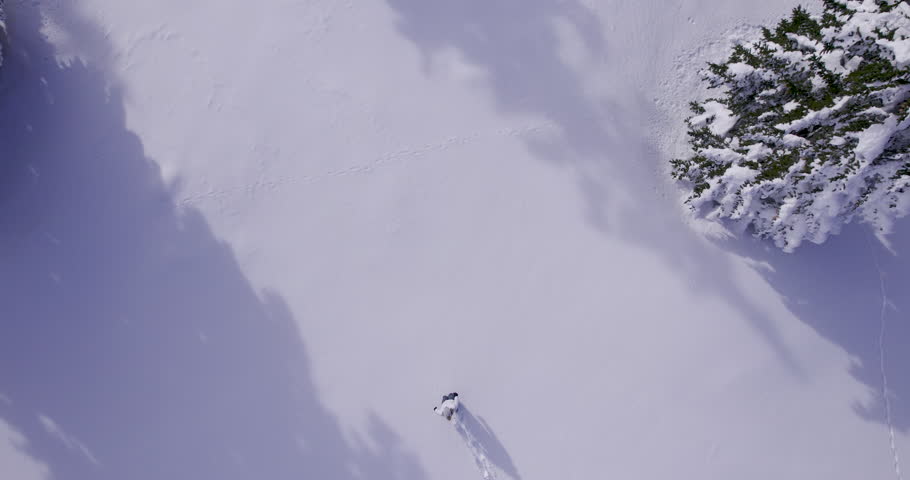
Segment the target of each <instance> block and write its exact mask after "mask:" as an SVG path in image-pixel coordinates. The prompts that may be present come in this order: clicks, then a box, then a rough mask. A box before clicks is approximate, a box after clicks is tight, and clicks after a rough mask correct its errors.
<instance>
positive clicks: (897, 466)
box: [869, 241, 904, 480]
mask: <svg viewBox="0 0 910 480" xmlns="http://www.w3.org/2000/svg"><path fill="white" fill-rule="evenodd" d="M869 246H870V249H871V251H872V261H873V262H874V263H875V269H876V270H877V271H878V280H879V288H880V291H881V296H882V306H881V312H880V322H879V325H880V327H879V332H878V351H879V368H880V371H881V378H882V400H883V402H884V406H885V421H886V422H887V424H888V440H889V444H890V447H891V457H892V458H893V460H894V474H895V475H896V476H897V479H898V480H903V478H904V477H903V474H901V461H900V456H899V455H898V452H897V444H896V443H895V438H894V422H893V420H892V418H891V399H890V394H889V392H888V372H887V369H886V368H885V358H886V355H885V331H886V329H885V326H886V323H885V314H886V312H887V309H888V305H889V304H890V301H889V300H888V293H887V290H886V289H885V272H884V271H883V270H882V267H881V265H880V264H879V263H878V257H877V256H876V255H875V247H874V245H873V244H872V242H871V241H869Z"/></svg>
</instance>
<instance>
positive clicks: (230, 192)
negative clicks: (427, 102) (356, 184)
mask: <svg viewBox="0 0 910 480" xmlns="http://www.w3.org/2000/svg"><path fill="white" fill-rule="evenodd" d="M555 129H556V125H555V124H554V123H552V122H542V123H539V124H533V125H526V126H522V127H516V128H507V129H500V130H496V131H495V132H493V133H487V132H484V133H479V132H477V133H470V134H467V135H460V136H451V137H448V138H446V139H445V140H443V141H439V142H433V143H425V144H423V145H421V146H418V147H402V148H399V149H398V150H395V151H393V152H389V153H385V154H382V155H380V156H378V157H375V158H374V159H373V160H372V161H369V162H366V163H361V164H358V165H352V166H350V167H346V168H341V169H335V170H328V171H325V172H323V173H321V174H316V175H304V176H300V177H286V176H282V177H273V178H265V177H263V178H260V179H258V180H256V181H255V182H252V183H247V184H244V185H238V186H235V187H230V188H221V189H210V190H208V191H205V192H202V193H197V194H194V195H189V196H186V197H184V198H182V199H180V200H179V201H178V202H177V204H178V205H180V206H193V205H197V204H199V203H202V202H204V201H210V200H219V201H220V200H224V199H226V198H228V197H232V196H235V195H247V196H256V195H258V194H259V193H260V192H270V191H276V190H278V189H280V188H282V187H284V186H290V185H295V186H305V185H312V184H315V183H319V182H323V181H327V180H332V179H337V178H340V177H348V176H355V175H366V174H371V173H373V172H375V171H378V170H379V169H381V168H388V167H392V166H396V165H400V164H403V163H406V162H408V161H411V160H413V159H415V158H420V157H425V156H427V155H429V154H431V153H434V152H441V151H444V150H447V149H449V148H453V147H461V146H465V145H469V144H471V143H474V142H478V141H483V140H491V139H496V138H504V137H506V138H507V137H515V138H523V137H527V136H530V135H534V134H539V133H544V132H550V131H555Z"/></svg>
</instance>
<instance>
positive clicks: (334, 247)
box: [0, 0, 910, 480]
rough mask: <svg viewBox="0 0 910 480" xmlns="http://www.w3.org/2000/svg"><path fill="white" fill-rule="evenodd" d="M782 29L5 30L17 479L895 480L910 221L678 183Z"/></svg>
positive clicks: (429, 18) (530, 2) (427, 14)
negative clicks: (713, 203) (696, 109)
mask: <svg viewBox="0 0 910 480" xmlns="http://www.w3.org/2000/svg"><path fill="white" fill-rule="evenodd" d="M794 6H795V2H792V1H789V0H788V1H784V0H772V1H769V2H755V1H751V0H750V1H746V0H724V1H708V0H682V1H677V2H671V3H667V2H665V1H662V0H661V1H658V0H639V1H627V0H611V1H603V2H592V1H576V0H558V1H557V0H552V1H549V0H547V1H545V0H521V1H518V0H506V1H501V2H489V1H481V0H464V1H443V0H438V1H437V0H363V1H357V2H353V1H349V0H308V1H296V0H264V1H262V2H258V3H257V4H255V5H251V4H250V3H249V2H240V1H239V0H196V1H193V2H186V1H178V0H160V1H156V2H124V1H121V0H71V1H59V0H29V1H25V0H22V1H14V0H11V1H9V2H7V4H6V9H7V13H8V14H9V20H8V23H9V24H10V28H9V30H10V40H9V42H8V45H9V48H6V49H5V50H4V52H5V57H6V58H5V64H4V66H3V70H0V83H2V85H0V87H2V88H0V110H2V111H3V116H2V119H3V120H2V121H3V122H4V123H3V125H2V127H0V148H2V149H4V151H3V153H2V157H3V158H4V159H10V158H11V159H13V160H11V161H10V162H8V164H7V165H6V166H5V167H4V168H5V170H4V171H5V173H4V175H3V185H4V187H3V192H2V196H0V201H2V203H0V235H2V237H0V251H2V255H0V258H2V268H0V282H2V283H0V292H2V293H0V295H2V298H0V318H2V319H3V320H2V322H0V328H2V330H0V392H2V396H0V399H2V400H3V401H2V402H0V477H2V478H16V479H26V480H33V479H34V480H48V479H52V478H69V479H77V480H83V479H85V480H88V479H99V478H100V479H105V480H108V479H109V480H114V479H117V480H119V479H127V478H128V479H131V480H153V479H163V478H166V479H169V480H171V479H218V480H225V479H226V480H233V479H237V480H240V479H250V478H263V479H301V478H313V479H316V478H318V479H359V478H369V479H380V480H392V479H396V480H429V479H433V480H448V479H466V478H483V477H487V478H497V479H508V478H513V479H524V480H535V479H541V480H544V479H557V478H559V479H586V478H635V479H666V478H693V479H696V478H697V479H706V480H707V479H718V480H720V479H723V480H728V479H731V478H736V479H739V480H750V479H754V480H759V479H761V480H767V479H772V478H773V479H808V478H825V479H831V480H839V479H844V480H855V479H858V478H876V479H885V478H901V475H902V473H901V467H903V466H904V465H903V464H902V463H901V462H904V461H907V459H910V447H908V445H910V443H908V437H907V431H908V429H910V408H908V407H907V403H906V402H907V398H908V397H910V382H908V380H907V378H908V376H907V375H905V374H904V372H903V369H904V366H905V365H907V364H908V362H910V353H908V352H910V349H907V348H906V345H907V342H908V340H910V326H908V325H907V323H908V322H907V321H906V320H907V318H908V317H907V314H906V312H907V311H908V310H907V309H908V308H910V304H908V303H907V302H908V300H907V297H906V295H902V294H901V293H900V292H906V291H908V288H910V262H908V261H907V255H908V254H910V229H908V227H907V224H906V222H904V223H903V224H899V225H896V226H895V233H894V235H892V236H891V237H889V241H890V245H889V248H890V249H891V251H892V252H893V253H892V252H889V251H888V250H886V249H885V248H884V247H883V246H881V245H880V244H878V243H877V241H876V240H875V239H874V238H873V237H872V236H871V235H870V234H868V233H867V232H865V231H863V230H861V229H849V230H848V231H845V232H844V233H843V234H841V235H839V236H837V237H835V238H831V239H830V240H829V241H828V242H827V243H826V244H825V245H824V246H815V245H810V246H807V247H804V248H802V249H800V251H799V252H798V253H797V254H793V255H788V254H785V253H782V252H780V251H778V250H777V249H776V248H774V247H773V246H769V245H766V244H763V243H761V242H758V241H755V240H752V239H750V238H749V237H748V235H743V236H741V237H740V239H730V240H725V241H720V240H715V241H711V240H709V239H708V238H705V237H704V236H703V235H701V234H700V233H699V232H698V231H697V229H694V228H693V226H691V225H690V224H688V223H687V222H686V220H685V218H683V217H682V215H683V214H682V213H681V212H680V211H679V208H678V202H677V200H676V198H677V196H678V194H679V192H677V191H676V190H675V189H674V187H672V186H670V185H668V184H667V181H666V178H667V173H666V170H667V167H666V165H667V162H668V160H669V159H671V158H674V157H675V156H677V155H680V154H681V153H682V151H683V150H684V148H685V141H684V134H685V124H684V119H685V117H686V116H687V109H686V106H687V104H688V102H689V101H690V100H692V99H693V96H694V95H696V93H697V92H698V91H699V85H700V84H699V81H698V71H699V69H700V68H702V67H703V66H704V63H705V62H707V61H717V60H719V59H721V58H723V53H724V51H725V50H726V49H727V48H728V47H729V45H730V40H728V39H735V38H736V37H738V36H739V37H741V36H742V35H744V34H745V33H748V32H754V28H753V27H750V26H749V25H762V24H764V25H772V24H773V23H776V22H777V21H778V20H779V19H780V18H781V17H783V16H784V15H785V14H787V13H788V12H789V10H790V9H791V8H792V7H794ZM716 113H717V112H715V114H716ZM720 117H722V115H721V116H719V117H716V118H715V120H714V123H713V127H714V128H722V127H723V125H725V123H724V122H723V121H722V120H723V119H722V118H720ZM727 128H729V127H727ZM791 128H792V126H791ZM868 133H869V134H870V136H869V141H870V142H871V141H872V140H871V139H872V137H871V133H872V132H868ZM870 148H871V147H870ZM758 153H759V152H756V154H758ZM731 171H732V172H734V173H733V174H735V175H736V176H737V177H738V178H741V179H745V178H748V176H749V175H752V172H751V171H749V170H748V169H745V168H739V169H736V170H731ZM717 228H718V227H717V225H711V226H708V227H703V229H704V230H705V231H706V233H709V234H710V236H712V237H722V236H723V235H721V234H718V232H717V230H716V229H717ZM450 391H457V392H458V393H459V396H460V398H461V400H462V402H463V406H464V409H463V414H462V415H461V416H460V417H459V423H457V424H455V427H456V428H453V425H452V424H449V423H447V422H446V421H444V420H442V419H440V418H439V417H438V416H436V415H433V414H432V413H433V412H432V411H431V409H432V407H434V406H436V405H438V404H439V401H440V397H441V396H442V395H443V394H445V393H447V392H450ZM48 419H53V420H52V421H50V420H48ZM63 428H65V429H66V430H65V432H64V431H63V430H62V429H63ZM88 452H90V453H88Z"/></svg>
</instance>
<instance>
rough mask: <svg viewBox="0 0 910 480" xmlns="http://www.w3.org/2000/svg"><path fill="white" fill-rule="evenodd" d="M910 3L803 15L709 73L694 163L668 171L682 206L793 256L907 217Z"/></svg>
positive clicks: (678, 163) (694, 134)
mask: <svg viewBox="0 0 910 480" xmlns="http://www.w3.org/2000/svg"><path fill="white" fill-rule="evenodd" d="M908 65H910V5H908V4H907V3H906V2H894V1H873V0H866V1H865V2H856V1H849V2H844V1H840V0H826V1H825V2H824V10H823V13H822V15H817V16H815V15H810V14H809V13H807V11H806V10H803V9H802V8H797V9H796V10H794V11H793V14H792V16H791V17H790V19H789V20H783V21H781V22H780V23H779V24H778V25H777V27H776V28H775V29H774V30H773V31H772V30H769V29H764V30H763V35H762V38H760V39H758V40H756V41H752V42H747V43H744V44H741V45H738V46H736V47H735V48H734V49H733V52H732V54H731V55H730V57H729V58H728V59H727V60H726V62H724V63H722V64H711V65H710V68H709V69H708V71H707V72H706V74H705V78H706V80H707V81H708V82H709V86H710V87H711V88H720V89H722V90H723V92H724V94H723V95H722V96H720V97H718V98H711V99H708V100H706V101H703V102H701V103H693V104H692V110H693V112H694V113H695V115H694V116H692V117H690V118H689V119H688V124H689V135H690V143H691V146H692V148H693V150H694V155H693V156H691V157H690V158H687V159H683V160H675V161H674V162H673V168H674V176H675V177H676V178H678V179H682V180H685V181H688V182H690V183H689V185H690V186H691V189H692V190H691V194H690V195H689V196H688V198H687V202H688V203H689V204H690V205H691V206H692V207H693V208H694V209H695V210H696V211H697V212H699V213H702V214H705V215H706V216H707V217H708V218H711V219H731V220H734V221H737V222H740V225H741V226H742V227H744V228H751V229H752V231H753V232H754V233H755V235H757V236H759V237H766V238H771V239H773V240H774V242H775V243H776V244H777V245H778V246H779V247H782V248H783V249H784V250H787V251H792V250H793V249H795V248H796V247H797V246H799V244H800V243H801V242H802V241H803V240H809V241H812V242H815V243H822V242H824V241H825V240H826V238H827V237H828V235H830V234H832V233H837V232H838V231H839V230H840V229H841V227H842V226H843V225H844V224H845V223H849V222H851V221H852V220H854V219H856V218H858V219H859V220H860V221H862V222H865V223H868V224H870V225H871V226H872V227H874V228H875V229H876V230H877V231H879V232H880V233H887V232H889V231H890V230H891V227H892V223H893V221H894V219H895V218H898V217H901V216H904V215H906V214H907V212H908V209H910V198H908V194H907V187H908V185H910V155H908V146H910V135H908V130H907V129H908V127H910V116H908V109H910V85H908V83H910V70H908Z"/></svg>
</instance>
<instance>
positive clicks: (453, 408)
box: [433, 396, 459, 419]
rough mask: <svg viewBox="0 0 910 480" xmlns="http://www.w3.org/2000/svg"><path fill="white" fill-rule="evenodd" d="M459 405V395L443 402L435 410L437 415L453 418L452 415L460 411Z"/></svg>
mask: <svg viewBox="0 0 910 480" xmlns="http://www.w3.org/2000/svg"><path fill="white" fill-rule="evenodd" d="M458 405H459V404H458V397H457V396H456V397H455V398H454V399H452V400H446V401H444V402H442V405H440V406H438V407H436V408H434V409H433V411H434V412H436V415H439V416H441V417H446V419H451V418H452V415H453V414H454V413H455V412H457V411H458Z"/></svg>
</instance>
